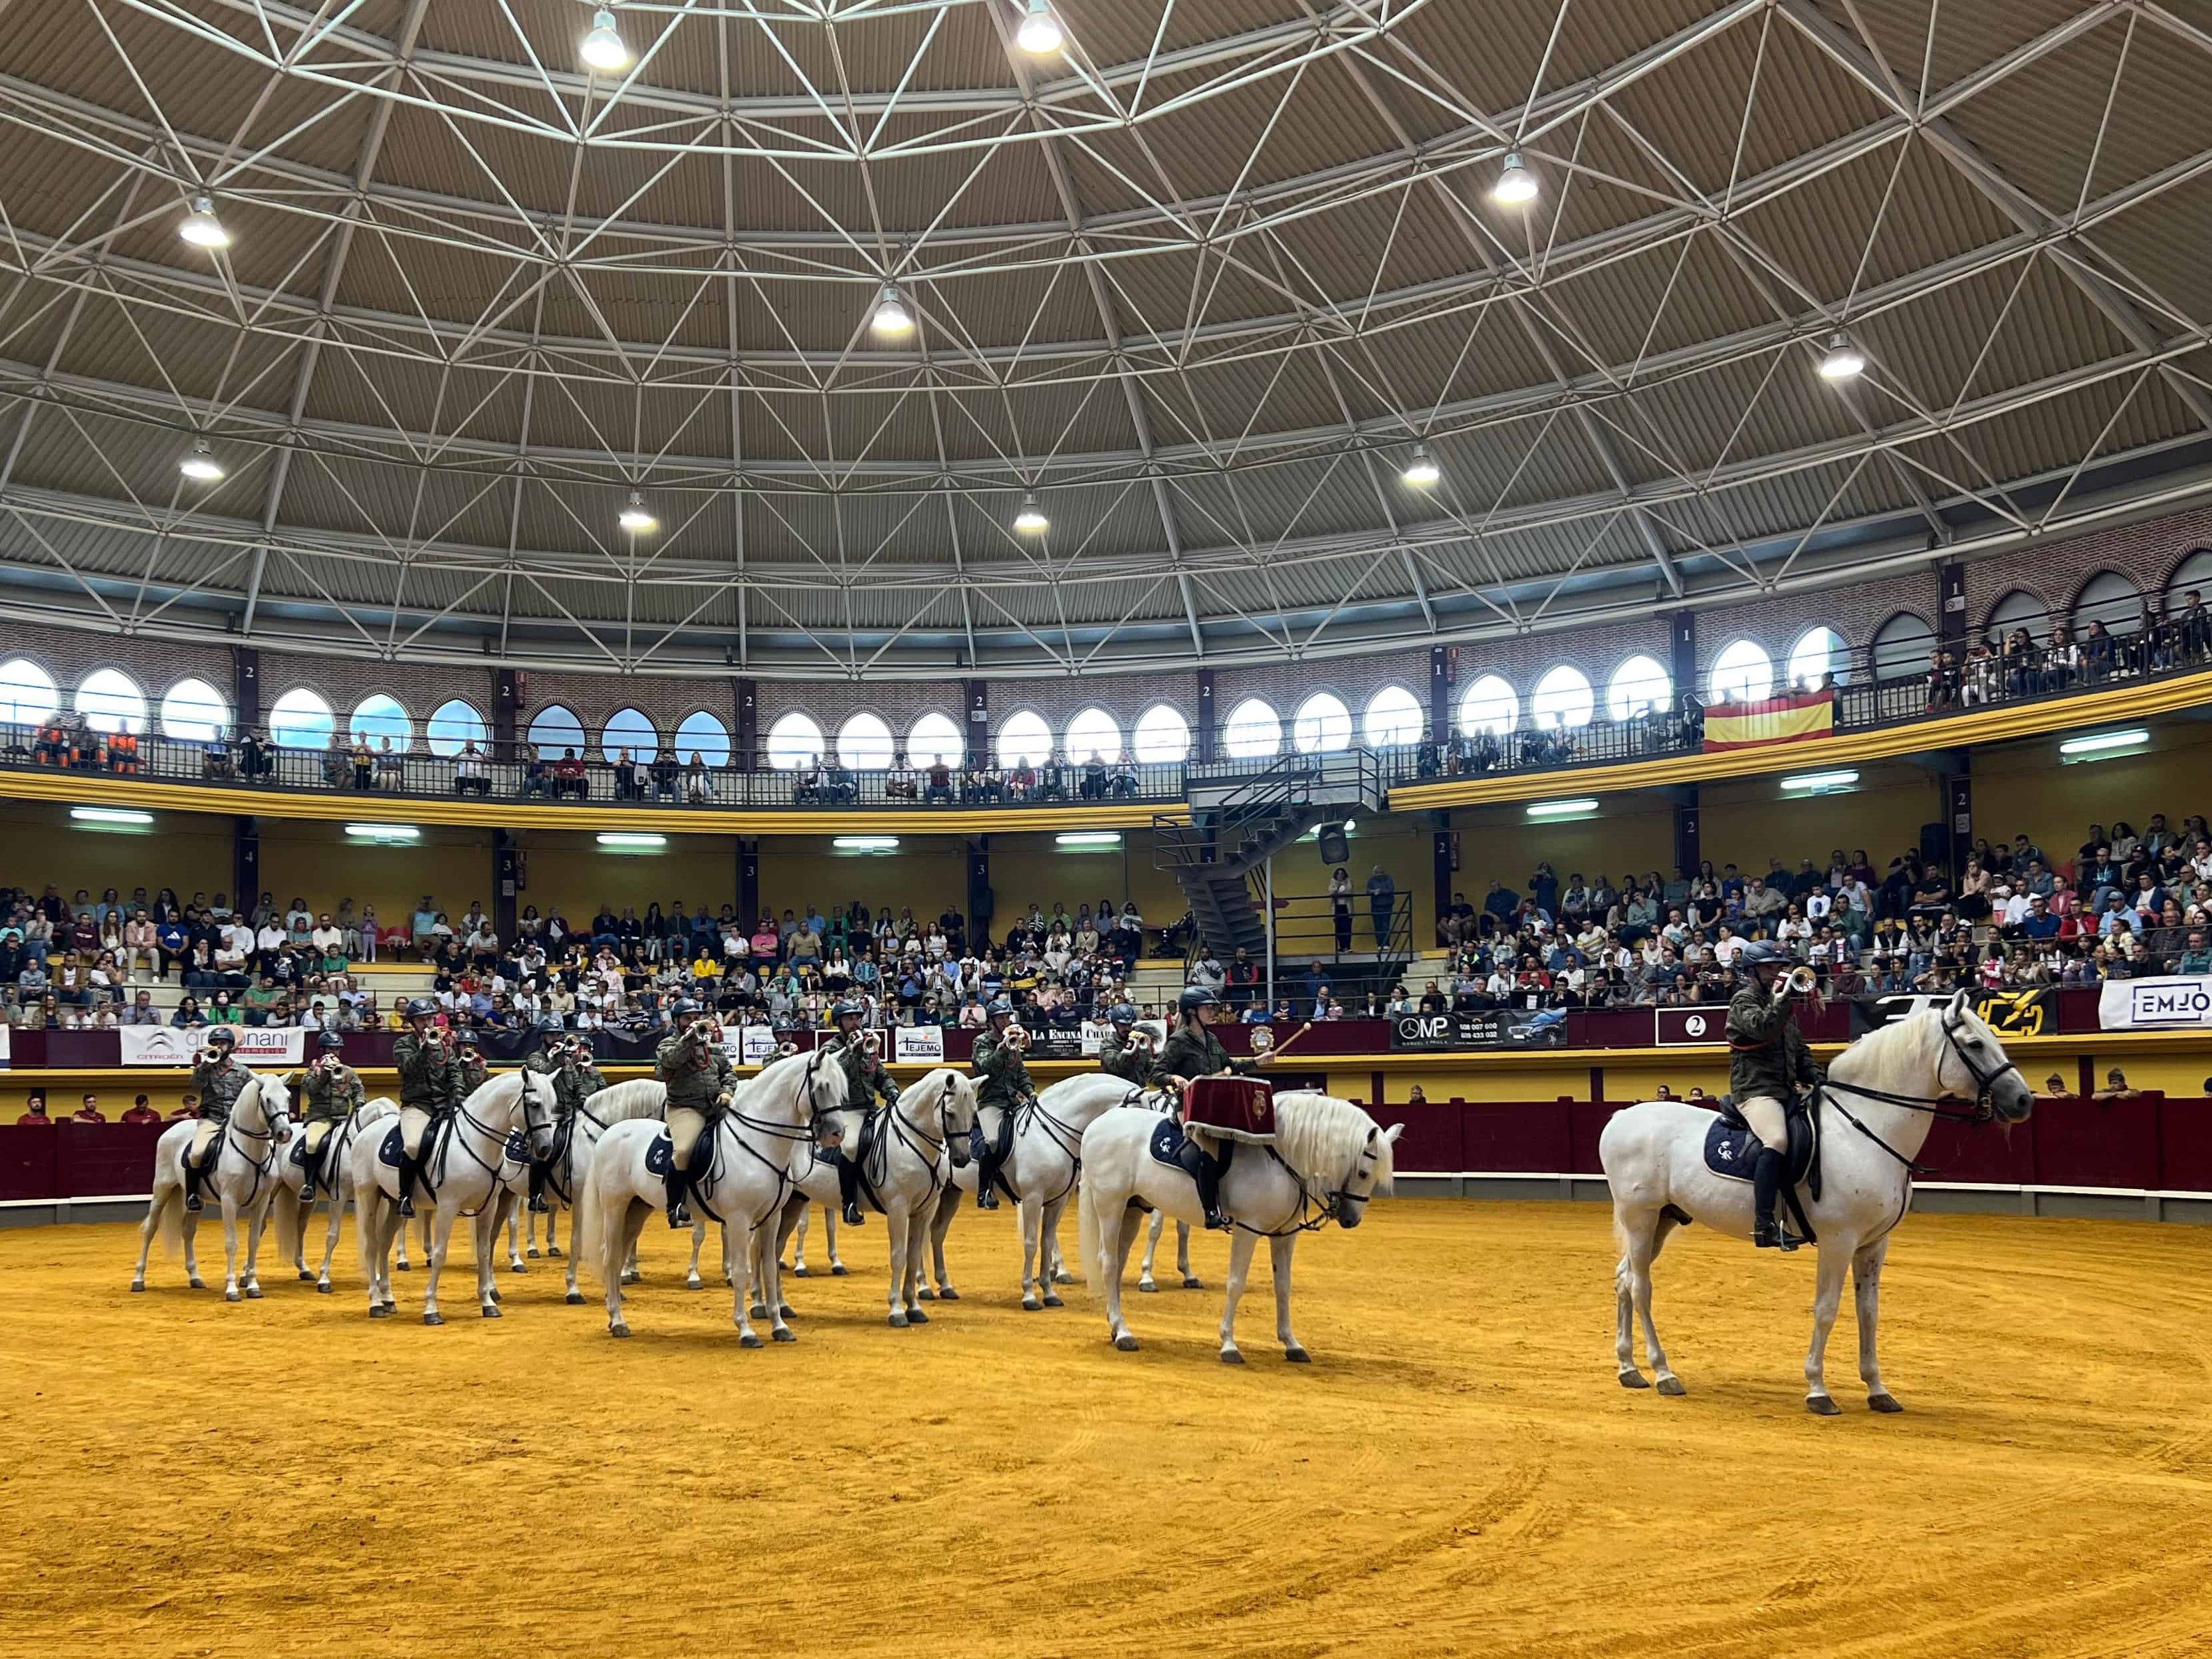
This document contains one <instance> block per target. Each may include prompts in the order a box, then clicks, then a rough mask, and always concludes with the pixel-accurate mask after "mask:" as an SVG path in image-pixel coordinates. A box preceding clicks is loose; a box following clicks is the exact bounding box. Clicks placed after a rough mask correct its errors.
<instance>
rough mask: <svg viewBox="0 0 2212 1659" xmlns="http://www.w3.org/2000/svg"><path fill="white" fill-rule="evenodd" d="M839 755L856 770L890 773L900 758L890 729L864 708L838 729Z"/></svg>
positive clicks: (839, 757) (840, 758)
mask: <svg viewBox="0 0 2212 1659" xmlns="http://www.w3.org/2000/svg"><path fill="white" fill-rule="evenodd" d="M837 758H838V759H839V760H840V761H842V762H843V763H845V764H846V765H848V766H849V767H851V768H852V769H854V771H855V772H887V771H889V770H890V764H891V762H892V761H894V760H896V758H897V749H896V745H895V744H893V743H892V742H891V729H890V726H886V725H884V722H883V719H882V717H881V716H880V715H876V714H869V713H868V712H867V711H866V710H865V709H863V710H862V711H861V712H860V714H855V715H854V716H853V717H852V718H851V719H850V720H847V721H846V722H845V723H844V724H843V725H842V726H839V727H838V728H837Z"/></svg>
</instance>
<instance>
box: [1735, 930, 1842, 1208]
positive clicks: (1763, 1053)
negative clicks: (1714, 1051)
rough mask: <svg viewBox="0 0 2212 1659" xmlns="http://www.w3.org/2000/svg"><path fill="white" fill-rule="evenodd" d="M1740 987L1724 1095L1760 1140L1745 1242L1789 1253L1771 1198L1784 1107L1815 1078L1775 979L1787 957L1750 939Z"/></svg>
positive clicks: (1786, 1140)
mask: <svg viewBox="0 0 2212 1659" xmlns="http://www.w3.org/2000/svg"><path fill="white" fill-rule="evenodd" d="M1736 965H1737V966H1738V967H1739V968H1740V969H1741V970H1742V972H1743V983H1742V984H1741V986H1739V987H1736V993H1735V995H1734V996H1733V997H1731V998H1729V1011H1728V1042H1729V1093H1731V1094H1732V1095H1734V1096H1735V1109H1736V1111H1737V1113H1738V1114H1739V1115H1741V1117H1742V1119H1743V1121H1745V1122H1746V1123H1747V1124H1749V1125H1750V1126H1751V1132H1752V1133H1753V1134H1754V1135H1755V1136H1757V1137H1758V1139H1759V1152H1758V1155H1757V1156H1756V1157H1755V1158H1753V1161H1752V1166H1751V1192H1752V1202H1753V1205H1754V1206H1756V1210H1757V1217H1758V1219H1757V1221H1756V1223H1755V1225H1753V1228H1752V1234H1751V1237H1752V1242H1753V1243H1754V1244H1757V1245H1758V1246H1759V1248H1760V1249H1770V1250H1771V1249H1782V1250H1794V1249H1796V1248H1797V1247H1798V1245H1800V1244H1802V1243H1804V1241H1803V1240H1802V1239H1801V1238H1799V1237H1796V1234H1794V1233H1789V1232H1785V1231H1783V1229H1782V1226H1781V1224H1780V1223H1779V1222H1778V1221H1777V1220H1776V1219H1775V1218H1774V1201H1775V1200H1776V1199H1778V1198H1779V1197H1780V1196H1781V1194H1782V1183H1783V1182H1784V1179H1785V1178H1786V1177H1787V1176H1788V1174H1789V1171H1788V1170H1787V1168H1786V1167H1785V1165H1786V1163H1787V1159H1788V1157H1789V1152H1790V1120H1789V1115H1788V1113H1787V1111H1786V1110H1785V1106H1786V1103H1788V1102H1789V1100H1790V1098H1791V1097H1792V1096H1794V1095H1795V1094H1796V1091H1798V1090H1799V1089H1800V1088H1801V1087H1802V1088H1810V1087H1812V1086H1813V1085H1815V1084H1817V1083H1819V1082H1820V1067H1819V1066H1817V1065H1816V1064H1814V1060H1813V1051H1812V1050H1811V1049H1810V1048H1807V1047H1806V1046H1805V1037H1804V1034H1803V1033H1802V1032H1801V1031H1799V1030H1798V1029H1797V994H1796V992H1795V991H1793V990H1791V989H1790V985H1789V982H1788V981H1787V980H1786V979H1785V980H1784V981H1783V983H1782V987H1781V990H1780V991H1779V993H1778V992H1777V991H1776V989H1775V981H1776V980H1777V979H1778V977H1780V976H1781V975H1783V974H1784V972H1785V971H1786V970H1787V969H1788V968H1789V967H1790V958H1789V957H1788V956H1787V955H1785V954H1784V952H1783V951H1781V950H1780V949H1779V948H1778V946H1776V945H1771V944H1769V943H1768V942H1767V941H1766V940H1765V939H1753V941H1752V942H1751V943H1750V944H1749V945H1745V946H1744V948H1743V950H1742V951H1741V952H1740V953H1739V954H1738V955H1737V957H1736Z"/></svg>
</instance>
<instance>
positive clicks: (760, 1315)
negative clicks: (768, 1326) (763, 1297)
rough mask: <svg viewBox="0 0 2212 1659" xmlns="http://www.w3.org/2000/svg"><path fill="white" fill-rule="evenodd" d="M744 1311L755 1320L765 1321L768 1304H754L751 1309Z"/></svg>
mask: <svg viewBox="0 0 2212 1659" xmlns="http://www.w3.org/2000/svg"><path fill="white" fill-rule="evenodd" d="M745 1311H746V1313H748V1314H749V1315H750V1316H752V1317H753V1318H755V1319H766V1318H767V1317H768V1304H767V1303H765V1302H756V1303H754V1304H753V1305H752V1306H751V1307H750V1308H748V1309H746V1310H745Z"/></svg>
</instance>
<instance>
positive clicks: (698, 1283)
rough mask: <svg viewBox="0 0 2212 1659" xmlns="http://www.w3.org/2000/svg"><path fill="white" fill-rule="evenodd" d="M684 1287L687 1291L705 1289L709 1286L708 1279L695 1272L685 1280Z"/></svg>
mask: <svg viewBox="0 0 2212 1659" xmlns="http://www.w3.org/2000/svg"><path fill="white" fill-rule="evenodd" d="M706 1288H707V1281H706V1280H705V1279H702V1278H700V1277H699V1275H698V1274H696V1273H693V1274H692V1275H691V1277H690V1278H689V1279H685V1280H684V1289H685V1290H687V1291H703V1290H705V1289H706Z"/></svg>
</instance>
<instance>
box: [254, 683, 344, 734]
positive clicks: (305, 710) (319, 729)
mask: <svg viewBox="0 0 2212 1659" xmlns="http://www.w3.org/2000/svg"><path fill="white" fill-rule="evenodd" d="M336 730H337V717H336V716H335V715H333V714H331V706H330V704H328V703H326V702H324V701H323V700H322V699H321V698H320V697H319V696H316V695H315V694H314V693H313V692H312V691H310V690H307V687H306V686H304V685H300V686H295V687H293V689H292V690H289V691H287V692H286V693H285V694H284V695H283V696H281V697H279V698H277V699H276V702H274V703H273V704H271V705H270V709H269V740H270V742H271V743H273V744H276V746H277V747H278V748H279V749H327V748H328V747H329V746H330V742H331V732H335V731H336Z"/></svg>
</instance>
